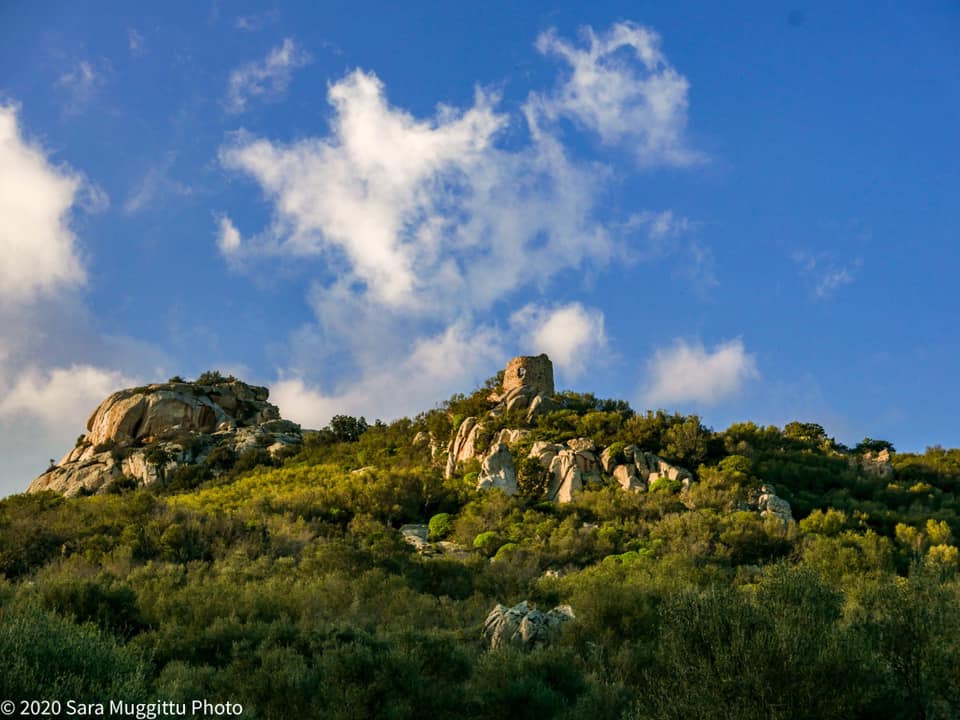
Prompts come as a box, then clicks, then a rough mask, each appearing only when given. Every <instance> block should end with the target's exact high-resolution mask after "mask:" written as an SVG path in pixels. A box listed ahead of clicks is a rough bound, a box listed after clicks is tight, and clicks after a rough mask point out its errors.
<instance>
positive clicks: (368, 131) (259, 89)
mask: <svg viewBox="0 0 960 720" xmlns="http://www.w3.org/2000/svg"><path fill="white" fill-rule="evenodd" d="M98 7H99V10H98V12H97V13H93V14H90V13H89V12H88V9H87V8H84V7H80V6H76V5H74V4H70V3H59V4H56V3H55V4H53V5H52V6H51V5H46V6H36V5H32V4H29V3H8V4H6V5H5V6H4V7H2V8H0V38H2V39H3V40H4V42H2V43H0V67H2V68H3V70H2V72H0V389H2V392H0V455H2V456H3V457H4V460H5V462H4V466H3V468H0V496H6V495H8V494H12V493H18V492H22V491H23V490H25V489H26V486H27V485H28V484H29V482H30V480H31V479H32V478H33V477H35V476H36V474H38V473H40V472H42V470H43V468H42V467H39V466H40V465H42V464H43V463H44V462H45V461H46V459H47V458H50V457H55V458H59V457H62V455H63V454H64V452H66V451H67V450H68V449H69V447H71V446H72V443H73V442H74V440H75V438H76V436H77V434H78V433H80V432H82V431H83V423H84V421H85V420H86V418H87V417H88V416H89V414H90V412H91V411H92V410H93V409H94V408H95V407H96V406H97V404H98V403H99V402H100V401H101V400H103V399H104V398H105V397H106V396H107V395H108V394H109V393H111V392H113V391H115V390H118V389H121V388H123V387H130V386H136V385H141V384H143V383H144V382H145V381H146V380H147V379H148V378H152V377H159V378H169V377H171V376H174V375H181V376H183V377H195V376H196V375H198V374H199V373H200V372H202V371H204V370H207V369H219V370H220V371H222V372H224V373H230V374H234V375H236V376H237V377H239V378H241V379H243V380H244V381H246V382H250V383H252V384H256V385H264V386H267V387H269V388H270V390H271V402H273V403H275V404H276V405H278V406H279V408H280V412H281V414H282V415H283V417H285V418H288V419H290V420H293V421H295V422H298V423H300V424H301V425H303V426H304V427H307V428H319V427H323V426H324V425H325V424H326V423H327V422H329V419H330V418H331V417H332V416H333V415H335V414H347V415H353V416H361V415H363V416H364V417H367V418H368V419H370V420H371V421H372V420H373V419H377V418H379V419H382V420H384V421H389V420H391V419H395V418H397V417H401V416H413V415H415V414H416V413H418V412H420V411H422V410H428V409H430V408H432V407H435V406H436V405H437V404H438V403H441V402H443V401H444V400H446V399H447V398H449V397H450V396H451V395H453V394H454V393H457V392H469V391H470V390H471V389H473V388H475V387H477V386H478V385H479V384H480V383H482V382H483V381H484V380H485V379H486V378H488V377H490V376H492V375H494V374H495V373H496V372H497V371H498V370H500V369H502V368H503V366H504V364H505V363H506V361H507V360H508V359H509V358H510V357H513V356H515V355H520V354H532V355H536V354H538V353H541V352H546V353H548V354H549V355H550V357H551V359H552V360H553V362H554V365H555V369H556V379H557V383H556V385H557V387H558V388H564V389H572V390H574V391H577V392H592V393H594V394H595V395H596V396H598V397H604V398H607V397H609V398H615V399H623V400H627V401H628V402H629V403H630V404H631V406H632V407H633V408H634V410H635V411H637V412H638V413H640V412H645V411H646V410H647V409H648V408H649V409H654V410H655V409H658V408H662V409H665V410H667V411H668V412H670V413H673V412H679V413H682V414H697V415H698V416H700V418H701V420H702V422H703V423H704V425H707V426H709V427H712V428H713V429H715V430H722V429H724V428H726V427H729V425H731V424H732V423H733V422H747V421H750V422H754V423H756V424H758V425H761V426H767V425H776V426H778V427H783V426H784V425H785V424H786V423H788V422H791V421H794V420H799V421H803V422H815V423H817V424H819V425H822V426H823V427H824V429H825V430H826V432H827V434H828V435H830V436H831V437H834V438H836V439H837V440H838V441H839V442H841V443H843V444H844V445H848V446H851V447H852V446H853V445H855V444H856V443H857V442H859V441H860V440H862V439H863V438H865V437H871V438H876V439H884V440H888V441H890V442H891V443H893V445H894V446H895V447H896V449H897V450H898V451H899V452H917V453H922V452H924V450H925V449H926V448H927V447H931V446H937V445H940V446H943V447H948V448H949V447H958V446H960V430H958V429H957V426H956V424H955V422H954V415H955V405H956V398H957V397H958V395H960V379H958V378H957V373H956V368H957V367H958V365H960V339H958V338H957V337H955V336H954V334H953V333H950V332H949V331H948V330H945V329H946V328H949V327H951V326H952V325H953V324H955V322H954V317H955V315H956V310H957V308H956V304H957V303H956V301H955V300H954V301H952V302H951V296H950V290H949V289H950V288H951V287H953V285H954V283H955V274H956V268H957V267H960V247H958V245H957V242H956V233H957V231H956V228H957V227H958V226H960V223H958V219H960V218H958V214H960V208H958V205H957V202H956V198H957V197H960V143H957V140H956V135H957V131H956V128H957V127H958V126H960V96H958V95H957V93H956V70H957V68H958V67H960V46H958V45H957V43H956V37H957V36H958V34H960V7H953V6H949V7H948V6H944V7H939V8H937V7H927V8H917V7H899V8H898V7H876V6H875V5H874V4H871V3H852V4H845V5H844V6H842V7H807V8H799V9H798V8H797V7H795V5H791V4H788V3H774V4H769V3H757V2H741V3H736V4H734V5H732V6H730V5H727V6H724V7H704V6H703V5H702V4H700V3H698V4H691V3H680V4H670V5H669V7H653V6H651V7H637V6H636V4H635V3H626V2H620V1H616V2H603V3H598V4H594V5H591V6H590V7H583V6H581V5H579V4H576V3H547V2H540V1H539V0H537V1H535V2H530V3H524V4H523V6H522V7H520V8H508V7H506V6H503V7H501V6H497V5H489V4H488V5H483V6H473V7H460V6H454V5H450V6H433V5H430V4H409V5H407V6H406V7H403V8H399V7H395V6H394V5H393V4H390V3H383V2H370V3H365V4H360V5H356V4H354V5H352V6H351V7H350V8H346V7H331V6H324V7H312V6H303V5H302V4H298V3H287V2H277V3H270V4H269V5H263V4H257V3H252V2H250V3H248V2H243V3H236V4H230V6H229V7H227V6H224V5H222V4H220V3H218V2H211V3H209V4H204V5H203V6H201V5H200V4H197V3H187V2H174V3H170V4H168V5H165V6H164V7H163V8H159V9H158V8H145V7H140V6H137V7H131V6H129V5H128V4H126V3H119V2H116V1H113V2H107V3H104V4H100V5H99V6H98Z"/></svg>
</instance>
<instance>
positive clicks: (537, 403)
mask: <svg viewBox="0 0 960 720" xmlns="http://www.w3.org/2000/svg"><path fill="white" fill-rule="evenodd" d="M559 409H560V405H558V404H557V402H556V401H555V400H553V399H552V398H551V397H550V396H549V395H534V396H533V399H531V400H530V405H529V407H528V408H527V418H526V420H527V423H528V424H531V425H532V424H533V422H534V421H535V420H536V419H537V418H538V417H539V416H540V415H546V414H547V413H550V412H553V411H554V410H559Z"/></svg>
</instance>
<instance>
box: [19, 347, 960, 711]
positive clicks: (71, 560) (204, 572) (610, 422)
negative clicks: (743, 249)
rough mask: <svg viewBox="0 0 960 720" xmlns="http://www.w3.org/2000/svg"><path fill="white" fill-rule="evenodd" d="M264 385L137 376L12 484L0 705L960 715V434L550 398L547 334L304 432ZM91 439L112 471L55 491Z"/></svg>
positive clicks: (77, 468) (89, 451)
mask: <svg viewBox="0 0 960 720" xmlns="http://www.w3.org/2000/svg"><path fill="white" fill-rule="evenodd" d="M211 379H215V380H216V381H215V382H210V380H211ZM201 380H204V382H201ZM267 397H268V396H267V393H266V389H265V388H256V387H253V386H249V385H246V384H244V383H242V382H240V381H238V380H236V379H233V378H223V377H221V376H214V375H212V374H211V375H208V376H206V377H204V378H200V379H198V380H197V381H196V382H194V383H183V382H180V381H179V380H177V381H176V382H170V383H161V384H157V385H150V386H146V387H143V388H133V389H128V390H124V391H120V392H118V393H115V394H113V395H111V396H110V397H109V398H107V399H106V400H105V401H104V402H103V403H102V404H101V405H100V406H99V408H97V410H96V411H95V412H94V413H93V415H92V416H91V419H90V421H89V422H88V426H87V427H88V432H87V433H86V434H85V435H84V436H83V438H81V442H80V443H79V444H78V447H77V448H75V449H74V450H72V451H71V452H70V453H68V454H67V456H66V457H65V459H64V461H62V462H61V463H60V465H59V466H58V468H54V469H52V470H51V471H49V472H48V473H46V474H45V475H43V476H41V478H46V480H45V481H44V482H47V485H48V489H44V488H42V487H40V486H38V482H39V480H38V481H35V482H34V484H33V485H32V486H31V492H30V493H28V494H24V495H19V496H14V497H11V498H7V499H5V500H3V501H0V573H2V574H3V575H4V576H5V578H6V579H5V580H4V581H3V582H2V583H0V599H2V601H3V604H2V608H0V691H2V695H3V696H4V697H10V698H14V699H16V698H19V697H27V696H30V697H33V696H35V695H36V694H37V693H38V692H40V691H44V690H50V689H51V688H53V685H52V683H53V682H54V681H53V680H51V679H50V678H56V681H55V682H56V683H59V685H58V686H57V687H63V686H64V685H66V686H68V687H71V688H73V691H72V692H73V693H74V694H75V696H76V697H77V698H78V699H80V698H87V699H88V700H90V701H94V700H97V699H100V698H103V697H107V696H114V695H115V696H123V697H130V698H133V699H137V698H140V699H142V700H154V699H157V698H160V699H171V700H176V701H188V700H191V699H194V698H197V697H219V698H223V699H229V700H231V701H232V702H240V703H242V704H243V705H244V707H245V708H246V709H245V716H246V715H249V716H251V717H262V718H286V717H290V716H291V715H292V714H298V715H303V716H313V715H322V716H324V717H334V718H361V717H384V716H390V717H401V718H408V717H409V718H411V719H412V718H416V717H422V716H423V715H425V714H426V715H429V716H431V717H439V718H501V717H520V718H523V717H529V718H538V720H539V719H540V718H581V717H590V718H593V719H594V720H601V719H606V718H611V719H613V718H616V719H618V720H619V719H620V718H663V719H667V718H677V719H679V718H689V717H703V718H714V717H716V718H721V717H723V718H726V717H734V716H736V717H745V718H757V720H759V719H760V718H771V717H791V718H794V717H795V718H811V719H812V718H817V719H820V718H848V717H861V718H914V717H917V718H919V717H928V718H929V717H952V716H955V715H956V714H957V712H958V711H960V705H958V697H960V695H958V692H960V676H958V674H957V670H956V668H958V667H960V648H958V646H957V644H956V642H955V640H954V638H955V637H956V633H957V632H958V631H960V581H958V578H957V570H958V549H957V543H956V538H957V537H960V496H958V490H960V450H945V449H943V448H936V447H934V448H930V449H928V451H927V452H926V453H924V454H922V455H917V454H909V453H898V452H896V451H895V448H894V447H893V446H892V445H891V443H889V442H886V441H882V440H871V439H865V440H864V441H863V442H862V443H860V444H859V445H858V446H856V447H853V448H848V447H844V446H843V445H841V444H840V443H837V442H836V441H835V440H834V439H833V438H831V437H829V436H828V435H827V433H826V432H825V431H824V429H823V428H822V427H821V426H820V425H818V424H816V423H812V422H800V421H797V422H792V423H789V424H787V425H786V426H785V427H783V428H779V427H773V426H767V427H762V426H758V425H756V424H754V423H750V422H744V423H738V424H735V425H732V426H731V427H729V428H727V429H725V430H714V429H712V428H708V427H706V426H704V425H703V423H702V422H701V421H700V419H699V418H698V417H697V416H694V415H680V414H675V413H674V414H670V413H668V412H666V411H663V410H649V411H644V412H636V411H635V410H634V409H632V408H631V407H630V406H629V405H628V404H627V403H626V402H624V401H622V400H616V399H603V398H597V397H595V396H594V395H592V394H589V393H578V392H571V391H557V390H556V388H555V386H554V379H553V373H552V365H551V364H550V361H549V358H547V357H546V356H536V357H520V358H515V359H514V360H512V361H510V363H508V364H507V365H506V367H505V369H504V371H503V372H501V373H499V374H498V375H497V376H495V377H493V378H491V379H490V380H489V381H487V383H485V384H484V385H483V386H481V387H479V388H476V389H475V390H474V391H472V392H471V393H469V394H462V395H456V396H454V397H451V398H450V399H449V400H447V401H446V402H445V403H443V404H442V405H440V406H438V407H436V408H433V409H430V410H426V411H424V412H423V413H421V414H420V415H418V416H416V417H414V418H401V419H399V420H396V421H394V422H391V423H389V424H386V423H382V422H379V421H376V422H373V423H368V422H367V421H366V419H364V418H356V417H348V416H342V415H341V416H337V417H334V418H332V419H331V422H330V424H329V426H328V427H325V428H321V429H320V430H316V431H310V432H307V431H302V430H300V429H299V428H298V427H296V426H294V425H293V424H292V423H289V424H283V423H287V421H284V420H282V419H280V417H279V411H278V410H277V408H275V407H274V406H272V405H270V404H269V403H268V402H267ZM277 423H281V425H278V424H277ZM197 438H201V439H202V442H201V441H198V440H197ZM244 438H248V439H250V445H249V446H248V447H246V449H243V446H242V445H241V444H240V440H241V439H244ZM283 438H286V439H287V440H288V442H287V441H284V440H283ZM194 442H196V452H194V453H193V454H191V455H188V454H187V453H186V452H185V451H186V449H187V447H188V446H192V444H193V443H194ZM110 443H113V445H112V446H111V447H108V448H104V447H103V445H104V444H110ZM177 448H179V450H178V449H177ZM157 449H160V450H162V451H163V453H165V454H167V459H166V460H165V461H164V462H156V461H155V460H156V457H157V455H158V454H159V452H158V450H157ZM114 452H115V453H117V454H118V455H119V456H121V457H120V459H116V458H113V457H111V460H112V464H108V463H107V461H106V459H102V456H103V455H104V454H106V455H110V454H111V453H114ZM176 453H182V454H180V455H176ZM173 456H176V457H175V458H174V459H171V458H173ZM133 457H142V459H143V462H145V463H146V464H147V465H151V466H152V467H154V468H157V472H156V473H148V474H146V475H134V474H130V475H127V474H125V473H127V471H128V469H130V468H136V467H139V465H138V463H139V462H140V461H134V462H129V460H130V458H133ZM92 459H96V462H98V463H101V462H102V464H103V467H104V468H106V470H104V469H95V470H86V471H87V472H88V473H91V475H88V476H92V473H94V472H99V473H100V475H98V476H97V477H98V478H99V479H98V480H97V481H96V482H89V483H87V482H80V483H79V484H78V485H75V486H72V487H79V488H80V489H79V490H77V491H75V492H74V491H73V490H72V489H71V487H66V486H64V485H61V486H60V487H58V488H57V489H59V490H60V492H52V491H51V490H50V489H49V488H50V487H53V486H54V483H53V481H52V479H56V478H61V479H62V478H67V477H74V478H82V477H84V476H83V475H81V474H80V472H81V470H82V469H85V468H94V465H93V464H90V465H84V463H88V462H89V461H90V460H92ZM169 462H175V463H176V467H172V466H168V464H167V463H169ZM161 470H162V471H161ZM70 473H72V476H71V475H70ZM90 493H93V495H92V496H91V495H90ZM12 658H16V662H15V663H14V661H13V660H12ZM838 679H839V680H838Z"/></svg>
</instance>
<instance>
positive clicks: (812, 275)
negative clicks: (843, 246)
mask: <svg viewBox="0 0 960 720" xmlns="http://www.w3.org/2000/svg"><path fill="white" fill-rule="evenodd" d="M791 258H792V260H793V261H794V262H795V263H796V264H797V266H798V268H799V271H800V275H801V277H802V278H803V279H804V281H805V282H806V284H807V286H808V288H809V292H810V296H811V297H812V298H813V299H814V300H818V301H819V300H828V299H830V298H831V297H833V294H834V293H835V292H836V290H837V289H839V288H841V287H843V286H844V285H851V284H852V283H853V282H854V279H855V273H856V271H857V270H858V269H859V268H860V265H861V264H862V261H861V259H860V258H855V259H854V260H853V261H852V262H851V263H848V264H840V263H838V262H836V261H835V260H834V258H833V257H832V255H831V254H830V253H817V254H812V253H808V252H803V251H797V252H795V253H793V255H792V256H791Z"/></svg>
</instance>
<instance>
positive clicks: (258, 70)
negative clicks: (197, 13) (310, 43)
mask: <svg viewBox="0 0 960 720" xmlns="http://www.w3.org/2000/svg"><path fill="white" fill-rule="evenodd" d="M310 59H311V58H310V55H309V53H307V52H306V51H304V50H301V49H300V48H298V47H297V44H296V43H295V42H294V41H293V39H292V38H286V39H284V41H283V44H282V45H280V46H279V47H276V48H274V49H273V50H271V51H270V52H269V53H268V54H267V56H266V57H265V58H264V59H263V60H262V61H260V62H251V63H247V64H246V65H242V66H241V67H239V68H237V69H236V70H234V71H233V72H232V73H230V79H229V81H228V84H227V99H226V109H227V112H231V113H242V112H243V111H244V110H246V109H247V103H248V102H249V101H250V100H251V99H253V98H258V99H261V100H265V101H268V102H273V101H276V100H279V99H281V98H282V97H283V96H284V95H285V94H286V92H287V88H288V87H289V85H290V82H291V80H292V79H293V71H294V70H296V69H297V68H301V67H304V66H305V65H307V64H309V63H310Z"/></svg>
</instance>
